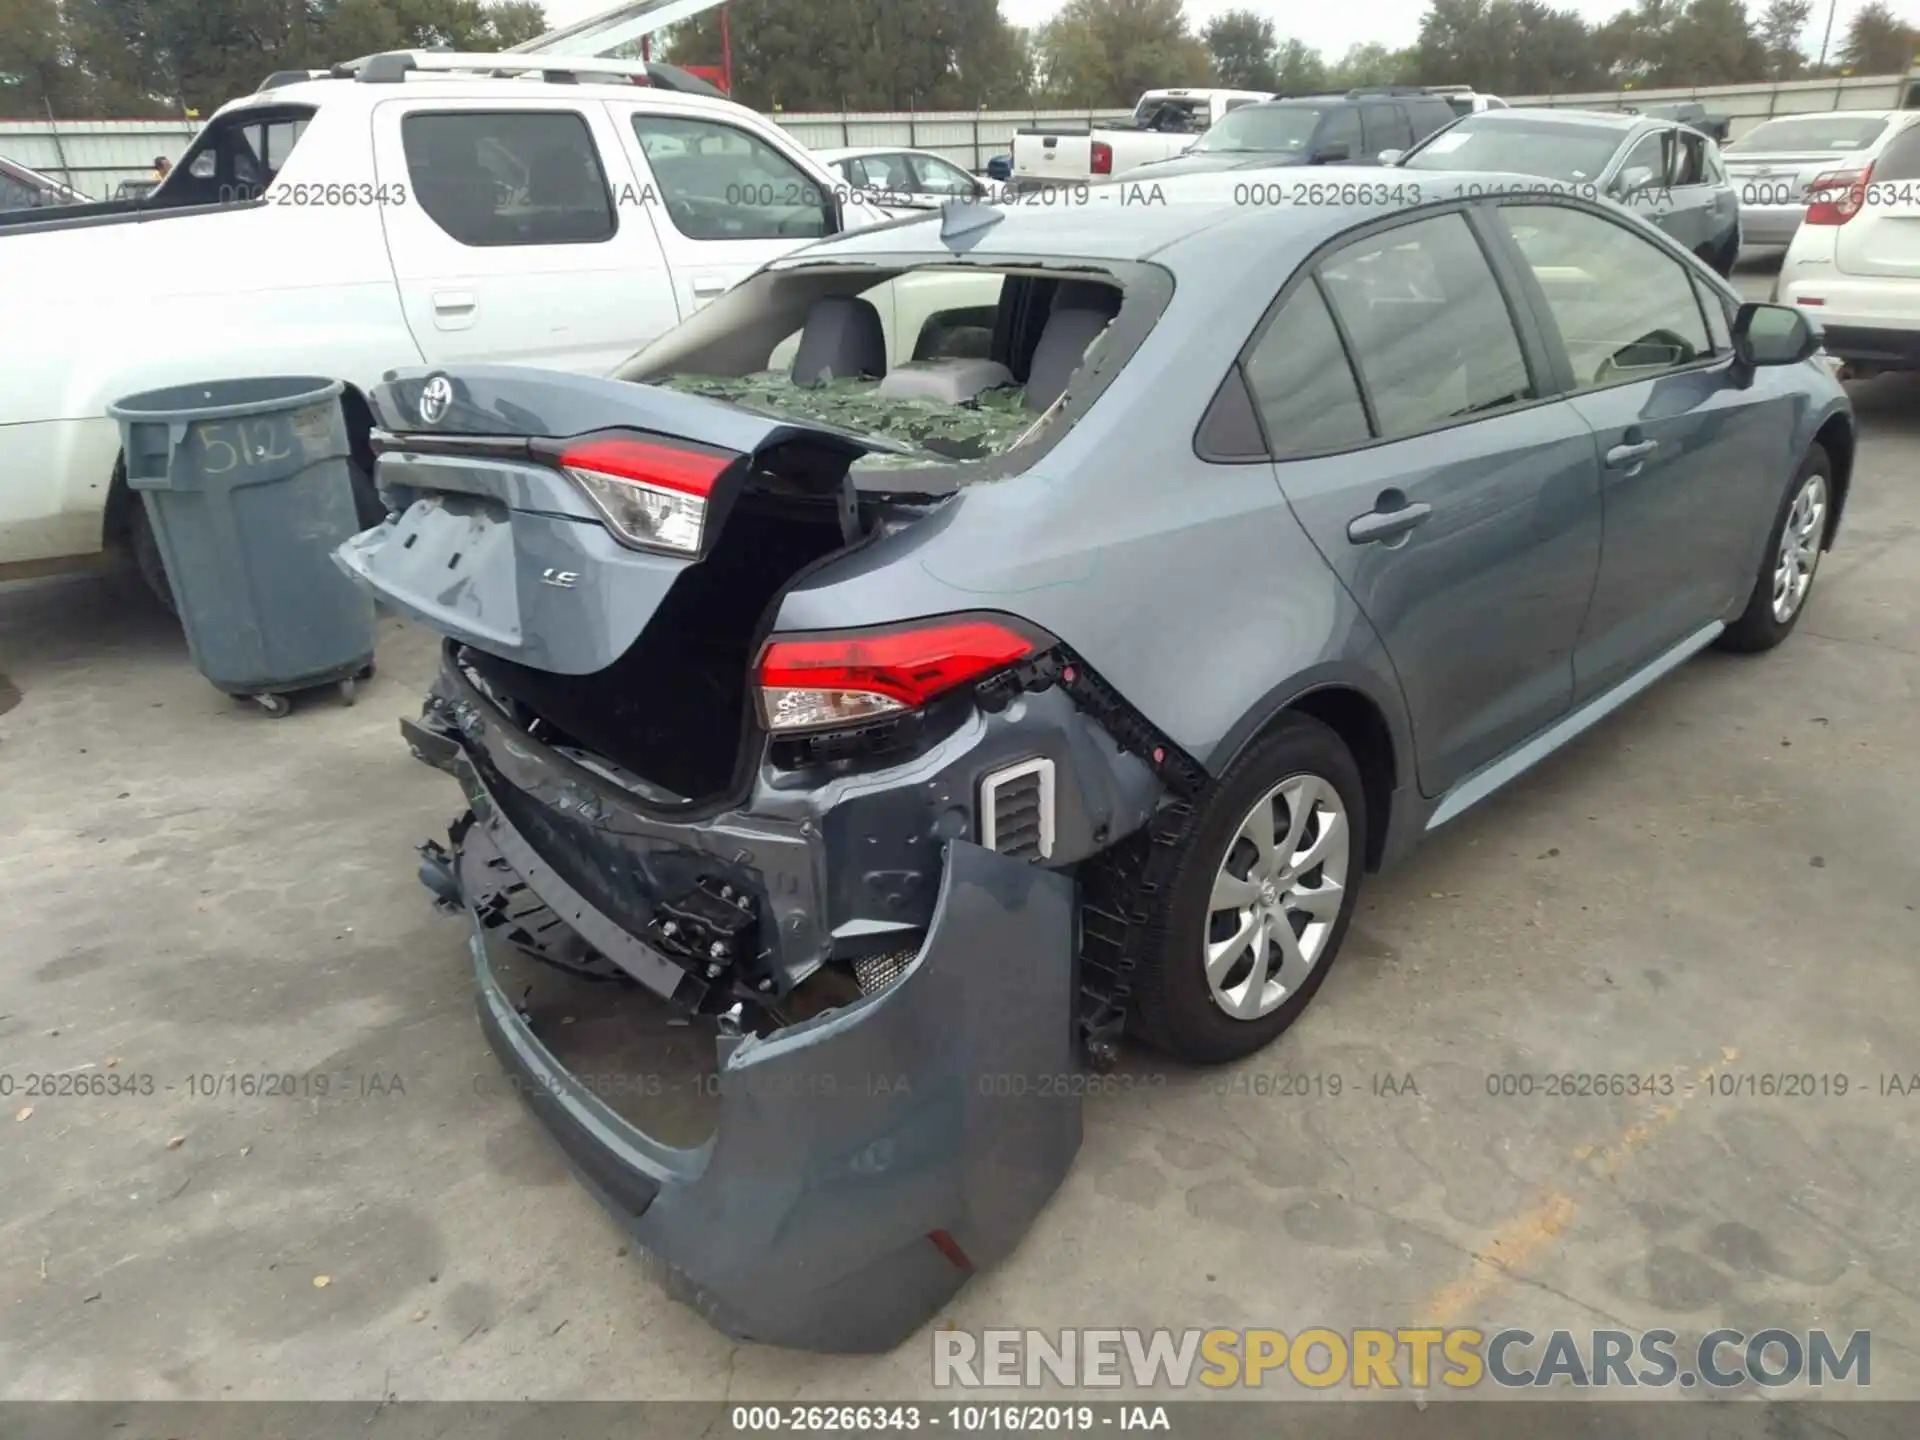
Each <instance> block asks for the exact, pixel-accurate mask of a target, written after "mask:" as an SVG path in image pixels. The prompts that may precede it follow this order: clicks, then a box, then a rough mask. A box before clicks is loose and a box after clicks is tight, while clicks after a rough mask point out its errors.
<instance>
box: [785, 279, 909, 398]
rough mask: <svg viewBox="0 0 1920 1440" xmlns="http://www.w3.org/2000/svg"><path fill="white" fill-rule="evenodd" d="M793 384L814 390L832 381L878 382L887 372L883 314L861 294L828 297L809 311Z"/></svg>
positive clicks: (816, 303) (816, 302)
mask: <svg viewBox="0 0 1920 1440" xmlns="http://www.w3.org/2000/svg"><path fill="white" fill-rule="evenodd" d="M791 373H792V376H793V383H794V384H796V385H802V386H806V387H807V388H809V389H811V388H812V387H814V386H817V385H824V384H826V383H827V382H828V381H829V380H851V379H855V378H857V377H862V376H864V377H866V378H868V379H878V378H879V377H881V376H882V375H885V374H886V373H887V332H886V330H885V328H884V327H883V326H882V325H881V323H880V312H879V311H878V310H876V309H874V308H873V305H872V302H870V301H867V300H863V299H861V298H860V297H859V296H858V295H826V296H822V297H821V298H820V299H818V300H816V301H814V302H813V306H812V308H811V309H809V310H808V311H807V323H806V327H805V328H804V329H803V330H801V332H800V348H799V349H798V351H796V352H795V354H794V357H793V370H792V372H791Z"/></svg>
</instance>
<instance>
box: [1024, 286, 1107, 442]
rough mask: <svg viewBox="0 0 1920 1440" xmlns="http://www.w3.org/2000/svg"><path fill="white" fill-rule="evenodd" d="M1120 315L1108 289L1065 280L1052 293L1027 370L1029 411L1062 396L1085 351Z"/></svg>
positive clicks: (1044, 406)
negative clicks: (1051, 303) (1050, 305)
mask: <svg viewBox="0 0 1920 1440" xmlns="http://www.w3.org/2000/svg"><path fill="white" fill-rule="evenodd" d="M1119 312H1120V292H1119V291H1118V290H1116V289H1114V288H1113V286H1111V285H1100V284H1096V283H1094V282H1092V281H1087V280H1069V281H1065V282H1063V283H1062V284H1061V286H1060V288H1059V289H1058V290H1057V291H1055V292H1054V297H1053V305H1052V307H1051V308H1050V309H1049V310H1048V311H1047V323H1046V326H1045V328H1044V329H1042V330H1041V332H1040V341H1039V343H1038V344H1037V345H1035V346H1034V350H1033V363H1032V365H1030V366H1029V367H1028V369H1027V388H1026V402H1027V408H1028V409H1029V410H1045V409H1046V408H1047V407H1048V406H1050V405H1052V404H1053V403H1054V402H1055V401H1056V400H1058V399H1059V398H1060V397H1061V396H1062V395H1064V394H1065V393H1066V389H1067V382H1068V381H1069V380H1071V379H1072V378H1073V372H1074V371H1076V370H1078V369H1079V368H1080V362H1081V361H1082V360H1084V359H1085V358H1086V355H1087V348H1088V347H1089V346H1090V345H1092V344H1093V342H1094V341H1095V340H1096V339H1098V338H1099V336H1100V332H1101V331H1103V330H1105V329H1106V328H1107V325H1108V323H1109V322H1110V321H1111V320H1112V319H1113V317H1114V316H1115V315H1117V314H1119Z"/></svg>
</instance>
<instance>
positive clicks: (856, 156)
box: [812, 145, 956, 165]
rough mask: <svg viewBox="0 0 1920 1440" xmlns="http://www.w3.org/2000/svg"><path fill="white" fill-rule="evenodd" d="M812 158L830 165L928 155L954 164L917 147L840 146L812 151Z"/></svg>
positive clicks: (943, 156) (936, 152)
mask: <svg viewBox="0 0 1920 1440" xmlns="http://www.w3.org/2000/svg"><path fill="white" fill-rule="evenodd" d="M812 153H813V158H814V159H816V160H823V161H826V162H828V163H829V164H831V163H832V162H833V161H835V160H861V159H864V158H866V157H867V156H869V155H930V156H932V157H933V158H934V159H935V160H946V161H947V163H948V164H949V165H952V164H955V163H956V162H955V161H953V160H948V159H947V157H946V156H945V155H942V154H941V153H940V152H939V151H938V150H927V149H923V148H922V147H920V146H918V145H840V146H836V147H834V148H833V149H831V150H820V149H814V150H813V152H812Z"/></svg>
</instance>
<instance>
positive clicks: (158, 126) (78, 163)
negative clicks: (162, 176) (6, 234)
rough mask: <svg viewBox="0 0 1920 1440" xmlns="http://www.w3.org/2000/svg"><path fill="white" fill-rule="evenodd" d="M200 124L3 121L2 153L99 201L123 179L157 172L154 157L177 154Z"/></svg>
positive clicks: (109, 194)
mask: <svg viewBox="0 0 1920 1440" xmlns="http://www.w3.org/2000/svg"><path fill="white" fill-rule="evenodd" d="M196 131H197V127H196V126H195V125H194V124H193V123H192V122H191V121H187V120H62V121H59V122H57V123H56V122H53V121H48V120H0V155H4V156H6V158H7V159H9V160H11V161H13V162H14V163H15V164H16V165H24V166H26V167H27V168H28V169H29V170H38V171H39V172H40V173H41V174H42V175H51V176H52V177H53V178H54V179H56V180H58V181H60V182H61V183H62V184H65V185H70V186H72V187H73V188H74V189H75V190H78V191H80V192H81V193H82V194H85V195H88V196H91V197H92V198H94V199H97V200H106V199H110V198H111V197H112V195H113V192H114V187H116V186H117V185H119V183H120V182H121V181H122V180H144V179H148V178H149V177H151V176H152V174H153V157H154V156H156V155H165V156H166V157H167V158H168V159H169V160H171V159H174V158H175V157H177V156H178V155H179V154H180V152H181V151H183V150H185V149H186V148H187V145H188V143H189V142H190V141H191V140H192V139H193V137H194V135H195V133H196Z"/></svg>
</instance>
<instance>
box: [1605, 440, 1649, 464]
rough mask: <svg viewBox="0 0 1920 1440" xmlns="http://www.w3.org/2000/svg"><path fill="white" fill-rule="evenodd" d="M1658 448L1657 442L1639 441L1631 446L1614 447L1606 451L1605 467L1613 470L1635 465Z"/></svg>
mask: <svg viewBox="0 0 1920 1440" xmlns="http://www.w3.org/2000/svg"><path fill="white" fill-rule="evenodd" d="M1659 448H1660V442H1659V441H1658V440H1641V441H1638V442H1637V443H1635V444H1632V445H1616V446H1614V447H1613V448H1612V449H1611V450H1609V451H1607V465H1608V467H1609V468H1611V469H1614V470H1620V469H1623V468H1625V467H1626V466H1628V465H1637V464H1639V463H1640V462H1641V461H1642V460H1644V459H1646V458H1647V456H1649V455H1651V454H1653V452H1654V451H1656V450H1658V449H1659Z"/></svg>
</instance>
